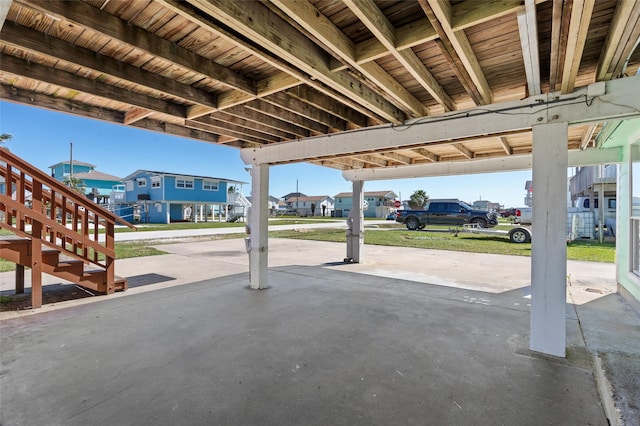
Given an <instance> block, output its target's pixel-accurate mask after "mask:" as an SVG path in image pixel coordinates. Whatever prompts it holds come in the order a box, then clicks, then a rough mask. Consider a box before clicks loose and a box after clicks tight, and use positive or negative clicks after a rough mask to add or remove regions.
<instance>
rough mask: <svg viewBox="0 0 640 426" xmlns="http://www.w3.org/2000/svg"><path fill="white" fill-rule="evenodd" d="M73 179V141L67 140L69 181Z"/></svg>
mask: <svg viewBox="0 0 640 426" xmlns="http://www.w3.org/2000/svg"><path fill="white" fill-rule="evenodd" d="M72 181H73V142H71V141H69V182H72Z"/></svg>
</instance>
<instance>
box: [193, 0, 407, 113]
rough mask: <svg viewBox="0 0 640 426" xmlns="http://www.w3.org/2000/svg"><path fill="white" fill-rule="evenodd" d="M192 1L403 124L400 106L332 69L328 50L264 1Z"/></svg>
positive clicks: (369, 106)
mask: <svg viewBox="0 0 640 426" xmlns="http://www.w3.org/2000/svg"><path fill="white" fill-rule="evenodd" d="M189 3H190V4H192V5H193V6H195V7H197V8H199V9H200V10H202V11H204V12H206V13H208V14H210V15H211V16H215V17H216V18H217V19H219V20H220V21H221V22H223V23H224V24H225V25H227V26H228V27H230V28H232V29H233V30H235V31H237V32H239V33H241V34H245V35H246V36H247V37H249V38H251V39H253V40H255V41H256V42H257V43H259V44H260V45H261V46H262V47H263V48H265V49H268V50H269V51H270V52H272V53H273V54H274V55H277V56H280V57H281V58H283V59H285V60H286V61H288V62H290V63H291V64H294V65H295V66H296V67H298V68H299V69H301V70H303V71H304V72H306V73H307V74H309V75H310V76H312V77H313V78H315V79H317V80H320V81H322V82H323V83H324V84H326V85H327V86H329V87H331V88H332V89H334V90H336V91H339V92H342V93H343V94H344V95H346V96H348V97H350V98H351V99H352V100H354V101H356V102H358V103H360V104H361V105H363V106H365V107H366V108H367V109H369V110H370V111H372V112H373V113H374V114H376V115H378V116H380V117H383V118H384V119H385V120H388V121H390V122H392V123H401V122H402V121H403V120H404V114H402V112H401V111H400V110H399V109H398V108H396V107H395V106H393V105H392V104H390V103H389V102H387V101H385V100H384V99H381V98H380V97H379V96H377V95H376V94H375V93H374V92H373V91H371V90H370V89H368V88H367V87H366V86H364V85H362V84H361V83H360V82H359V81H358V80H357V79H356V78H355V77H354V76H352V75H351V74H349V73H347V72H345V71H341V72H338V73H335V72H331V71H330V70H329V68H328V60H327V55H326V52H324V51H323V50H321V49H320V48H319V46H317V45H315V44H313V43H311V42H310V41H309V39H307V38H306V37H304V36H303V35H302V34H300V33H299V32H297V31H296V29H295V28H294V27H293V26H291V25H290V24H289V23H287V22H286V21H285V20H283V19H282V18H280V17H279V16H277V15H276V14H274V13H273V12H271V11H270V10H269V9H268V8H267V7H265V6H264V5H263V4H261V3H259V2H250V3H246V2H243V3H236V2H227V1H224V0H210V1H203V0H189ZM273 27H276V28H278V31H277V32H273V31H271V30H270V28H273ZM284 46H286V48H285V47H284Z"/></svg>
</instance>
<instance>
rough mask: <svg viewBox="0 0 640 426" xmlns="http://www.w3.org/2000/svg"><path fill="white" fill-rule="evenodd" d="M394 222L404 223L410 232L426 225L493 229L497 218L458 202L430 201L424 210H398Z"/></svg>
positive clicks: (493, 214)
mask: <svg viewBox="0 0 640 426" xmlns="http://www.w3.org/2000/svg"><path fill="white" fill-rule="evenodd" d="M396 222H399V223H404V224H405V225H406V227H407V229H409V230H410V231H413V230H416V229H423V228H424V227H425V226H426V225H451V226H460V225H463V224H465V223H475V224H477V225H478V226H480V227H481V228H489V227H494V226H496V225H497V224H498V216H497V214H496V213H491V212H488V211H486V210H474V209H473V207H471V206H470V205H468V204H467V203H465V202H463V201H459V200H430V201H429V202H428V204H427V208H426V210H398V212H397V215H396Z"/></svg>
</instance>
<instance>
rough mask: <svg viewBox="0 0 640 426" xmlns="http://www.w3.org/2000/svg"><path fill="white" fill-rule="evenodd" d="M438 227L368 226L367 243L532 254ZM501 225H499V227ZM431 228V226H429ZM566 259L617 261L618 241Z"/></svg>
mask: <svg viewBox="0 0 640 426" xmlns="http://www.w3.org/2000/svg"><path fill="white" fill-rule="evenodd" d="M390 226H391V225H390ZM432 228H434V229H435V228H437V229H438V231H439V232H426V231H407V230H405V229H402V228H398V229H393V230H382V229H366V230H365V233H364V243H365V244H375V245H385V246H397V247H413V248H424V249H436V250H452V251H466V252H475V253H493V254H507V255H515V256H531V244H530V243H528V244H514V243H511V242H509V240H508V238H507V237H499V236H491V235H482V234H466V233H464V234H463V233H460V234H458V236H457V237H456V236H455V235H454V234H453V233H451V232H447V228H446V227H435V226H434V227H432ZM500 228H502V227H498V228H497V229H500ZM430 229H431V228H430ZM269 236H270V237H274V238H295V239H304V240H318V241H335V242H346V234H345V231H344V230H340V229H326V228H325V229H317V230H314V229H306V230H304V232H301V231H300V230H293V231H275V232H270V233H269ZM567 258H568V259H571V260H586V261H592V262H611V263H613V262H615V243H612V242H605V243H603V244H600V243H598V242H597V241H574V242H572V243H570V244H567Z"/></svg>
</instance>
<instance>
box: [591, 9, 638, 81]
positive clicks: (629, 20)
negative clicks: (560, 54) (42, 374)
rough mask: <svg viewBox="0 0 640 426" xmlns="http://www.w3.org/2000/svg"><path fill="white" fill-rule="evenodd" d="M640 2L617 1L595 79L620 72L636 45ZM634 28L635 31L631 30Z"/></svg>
mask: <svg viewBox="0 0 640 426" xmlns="http://www.w3.org/2000/svg"><path fill="white" fill-rule="evenodd" d="M639 21H640V2H638V1H619V2H617V3H616V9H615V12H614V15H613V18H612V20H611V24H610V26H609V32H608V33H607V38H606V40H605V44H604V46H603V47H602V53H601V54H600V60H599V61H598V68H597V71H596V81H602V80H610V79H611V78H613V77H617V76H619V75H620V74H621V73H622V69H623V67H624V63H625V61H626V60H627V59H628V57H629V55H630V54H631V52H632V50H633V49H634V47H635V46H637V45H638V38H639V37H640V29H639V28H638V27H640V25H638V22H639ZM633 29H635V31H633Z"/></svg>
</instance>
